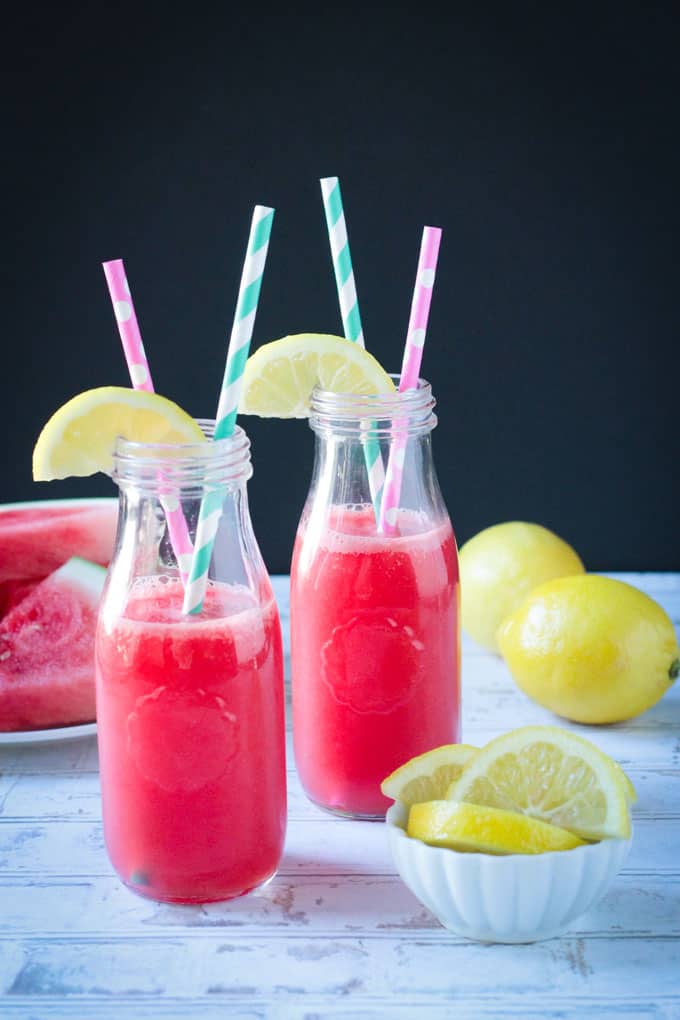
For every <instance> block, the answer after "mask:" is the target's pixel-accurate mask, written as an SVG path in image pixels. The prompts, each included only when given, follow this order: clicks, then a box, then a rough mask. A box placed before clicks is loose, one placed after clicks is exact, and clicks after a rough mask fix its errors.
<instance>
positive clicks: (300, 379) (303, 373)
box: [239, 333, 394, 418]
mask: <svg viewBox="0 0 680 1020" xmlns="http://www.w3.org/2000/svg"><path fill="white" fill-rule="evenodd" d="M315 386H320V387H321V388H322V389H325V390H331V391H332V392H333V393H358V394H372V393H392V392H393V391H394V383H393V382H392V380H391V379H390V377H389V376H388V374H387V372H385V371H384V369H383V368H382V367H381V365H380V363H379V362H378V361H376V359H375V358H374V357H373V355H372V354H369V353H368V351H366V350H364V348H363V347H360V346H359V344H355V343H352V342H351V341H350V340H345V339H343V337H341V336H331V335H330V334H328V333H297V334H296V335H295V336H284V337H283V339H281V340H273V341H272V342H271V343H269V344H264V345H263V346H262V347H260V348H259V349H258V350H257V351H255V353H254V354H251V356H250V357H249V358H248V361H247V362H246V367H245V371H244V373H243V389H242V391H241V398H240V400H239V412H240V413H242V414H257V415H259V416H260V417H261V418H306V417H308V415H309V402H310V399H311V396H312V390H313V389H314V387H315Z"/></svg>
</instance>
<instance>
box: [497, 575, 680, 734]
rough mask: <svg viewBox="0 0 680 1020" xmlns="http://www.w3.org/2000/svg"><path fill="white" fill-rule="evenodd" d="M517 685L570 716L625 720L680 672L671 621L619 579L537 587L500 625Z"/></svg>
mask: <svg viewBox="0 0 680 1020" xmlns="http://www.w3.org/2000/svg"><path fill="white" fill-rule="evenodd" d="M498 639H499V644H500V649H501V652H502V654H503V656H504V658H505V660H506V662H507V664H508V666H509V668H510V672H511V673H512V675H513V677H514V679H515V681H516V683H517V685H518V686H519V687H521V689H522V690H523V691H524V692H525V693H526V694H528V695H529V697H530V698H533V699H534V701H537V702H538V703H539V705H543V706H544V707H545V708H549V709H550V710H551V711H553V712H555V713H556V714H557V715H561V716H564V718H565V719H571V720H573V721H574V722H581V723H612V722H619V721H620V720H622V719H631V718H633V716H636V715H639V714H640V713H641V712H644V711H646V709H648V708H651V706H652V705H654V704H656V702H657V701H658V700H659V698H661V697H662V695H663V694H665V692H666V691H667V690H668V688H669V687H670V686H671V684H672V683H673V681H674V680H675V678H676V677H677V675H678V673H679V672H680V648H679V647H678V641H677V638H676V635H675V631H674V629H673V624H672V623H671V621H670V619H669V618H668V616H667V614H666V613H665V612H664V610H663V609H662V608H661V606H659V605H658V604H657V603H656V602H654V600H653V599H651V598H649V597H648V596H647V595H645V594H643V593H642V592H641V591H638V589H637V588H633V587H632V586H631V585H629V584H624V582H623V581H616V580H613V579H612V578H608V577H601V576H599V575H597V574H584V575H581V576H579V577H563V578H560V579H558V580H556V581H549V582H548V583H547V584H543V585H541V586H540V587H539V588H537V589H536V590H535V591H533V592H532V593H531V595H530V596H529V597H528V599H526V601H525V602H524V603H523V604H522V605H521V606H520V608H519V609H518V610H517V611H516V612H514V613H513V614H512V615H511V616H509V617H508V618H507V619H506V620H505V621H504V622H503V624H502V625H501V627H500V630H499V633H498Z"/></svg>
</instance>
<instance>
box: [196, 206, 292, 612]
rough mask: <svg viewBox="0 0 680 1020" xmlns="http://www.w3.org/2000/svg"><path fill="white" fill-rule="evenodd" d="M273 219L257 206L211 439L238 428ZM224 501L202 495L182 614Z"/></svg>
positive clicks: (200, 592)
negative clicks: (239, 405)
mask: <svg viewBox="0 0 680 1020" xmlns="http://www.w3.org/2000/svg"><path fill="white" fill-rule="evenodd" d="M273 219H274V210H273V209H269V208H268V207H267V206H264V205H256V206H255V209H254V210H253V218H252V221H251V224H250V237H249V238H248V248H247V251H246V257H245V261H244V263H243V273H242V274H241V285H240V287H239V292H238V300H237V302H236V314H235V316H234V324H233V326H232V329H231V337H230V338H229V347H228V349H227V363H226V366H225V369H224V379H223V381H222V390H221V392H220V399H219V403H218V405H217V414H216V415H215V432H214V438H215V439H226V438H227V437H229V436H230V435H231V434H232V433H233V431H234V426H235V425H236V415H237V414H238V403H239V399H240V396H241V387H242V385H243V371H244V369H245V366H246V361H247V360H248V352H249V350H250V341H251V339H252V336H253V326H254V325H255V315H256V313H257V302H258V299H259V297H260V288H261V286H262V276H263V274H264V267H265V263H266V261H267V250H268V248H269V237H270V235H271V230H272V221H273ZM224 497H225V492H224V489H221V488H219V489H214V490H212V491H211V492H208V493H207V494H206V495H205V496H204V497H203V501H202V503H201V509H200V511H199V515H198V523H197V525H196V539H195V541H194V557H193V561H192V564H191V570H190V571H189V578H188V580H187V584H186V588H185V591H184V604H183V607H182V610H183V612H184V613H187V614H188V613H200V611H201V609H202V608H203V599H204V598H205V590H206V587H207V584H208V571H209V569H210V560H211V558H212V551H213V545H214V542H215V535H216V534H217V526H218V524H219V521H220V517H221V515H222V506H223V504H224Z"/></svg>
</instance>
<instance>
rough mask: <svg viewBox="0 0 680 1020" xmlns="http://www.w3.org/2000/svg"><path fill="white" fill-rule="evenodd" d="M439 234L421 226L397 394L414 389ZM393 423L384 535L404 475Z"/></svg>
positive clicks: (391, 531) (392, 526)
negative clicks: (421, 233)
mask: <svg viewBox="0 0 680 1020" xmlns="http://www.w3.org/2000/svg"><path fill="white" fill-rule="evenodd" d="M441 237H442V232H441V230H440V229H439V227H423V239H422V241H421V244H420V256H419V258H418V271H417V273H416V284H415V288H414V290H413V301H412V302H411V317H410V319H409V323H408V333H407V334H406V344H405V346H404V358H403V361H402V365H401V378H400V379H399V392H400V393H403V392H404V390H412V389H416V388H417V386H418V379H419V377H420V365H421V363H422V360H423V346H424V344H425V334H426V332H427V320H428V318H429V315H430V304H431V303H432V288H433V286H434V277H435V273H436V271H437V259H438V257H439V244H440V242H441ZM395 424H396V425H397V428H396V430H395V433H394V436H393V439H392V447H391V449H390V456H389V460H388V462H387V470H386V472H385V488H384V490H383V498H382V503H381V505H380V521H379V525H378V530H379V531H383V532H384V533H385V534H386V535H395V534H396V532H397V527H396V524H397V514H398V511H399V498H400V496H401V483H402V478H403V474H404V461H405V457H406V443H407V439H408V433H407V431H406V429H404V428H401V429H400V428H399V427H398V423H395Z"/></svg>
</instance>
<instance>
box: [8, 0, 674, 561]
mask: <svg viewBox="0 0 680 1020" xmlns="http://www.w3.org/2000/svg"><path fill="white" fill-rule="evenodd" d="M674 10H677V8H676V7H675V8H674V6H673V5H668V6H662V5H657V4H651V5H650V4H644V5H643V4H639V5H634V6H628V7H625V6H621V5H620V4H616V5H614V4H612V5H606V6H602V5H599V6H598V5H595V9H594V8H593V7H592V6H589V7H586V6H585V5H583V6H582V7H580V8H579V6H578V5H576V6H574V5H573V4H570V5H568V6H566V7H565V9H564V10H563V12H562V13H559V12H556V8H555V6H554V5H543V4H507V5H505V6H504V7H502V8H496V7H495V6H494V7H488V6H484V5H481V6H480V5H474V6H473V5H469V6H467V5H466V6H465V7H461V8H458V7H456V8H453V9H452V8H451V7H449V11H448V13H439V14H436V13H433V11H431V10H429V8H428V6H427V5H416V4H413V5H410V13H406V12H405V11H404V12H400V11H399V10H396V9H391V10H389V11H388V10H387V9H385V11H384V12H383V13H380V12H378V11H377V10H371V9H370V8H366V7H364V8H356V9H354V10H353V9H352V7H351V6H350V7H348V6H346V5H345V6H343V7H341V8H339V9H335V8H334V9H332V10H330V11H323V12H322V13H321V12H320V10H319V8H309V10H308V11H306V12H305V11H304V10H303V9H302V8H297V9H296V11H295V12H294V13H284V12H283V11H281V12H280V13H278V14H276V15H273V16H269V15H265V14H263V13H262V12H261V11H260V10H258V9H257V8H256V9H255V11H254V13H244V11H243V9H240V8H237V9H232V8H231V5H229V6H225V7H224V8H223V9H222V11H221V13H216V10H215V8H213V7H212V5H206V6H204V7H203V6H201V5H200V4H194V5H182V12H181V13H177V14H173V13H172V8H171V6H164V7H161V6H158V7H155V6H151V5H144V4H142V5H137V7H136V8H132V7H130V8H129V9H126V8H125V7H124V6H120V5H117V6H116V5H110V6H108V7H106V8H104V7H100V6H99V5H94V4H84V3H72V4H70V5H69V4H67V5H56V4H55V5H53V6H50V7H45V8H41V7H36V6H26V7H25V8H24V9H23V11H22V12H21V13H20V14H19V15H14V19H15V20H14V23H13V24H12V25H9V26H8V25H7V24H6V25H5V47H6V54H5V58H4V71H5V74H6V75H7V81H8V86H7V88H6V89H5V99H6V100H9V103H8V109H7V114H6V116H5V117H4V118H3V119H4V125H3V135H4V139H3V141H4V146H3V148H4V156H3V175H6V180H5V183H4V186H3V191H4V198H5V209H6V211H5V216H4V225H5V230H4V239H3V243H4V252H3V254H4V258H3V262H4V270H5V275H6V281H7V287H6V293H5V297H4V299H3V309H4V312H5V315H4V316H3V332H4V339H3V349H4V354H5V357H4V370H3V371H2V372H1V378H2V384H1V386H2V389H1V391H0V419H1V420H0V425H2V434H3V436H4V442H3V444H2V450H3V457H4V465H3V467H4V470H3V471H2V474H1V475H0V478H1V485H2V491H1V492H0V498H1V499H2V500H18V499H31V498H36V497H56V496H67V495H80V494H106V493H111V492H113V486H112V483H111V482H110V481H109V480H108V479H106V478H103V477H97V478H93V479H85V480H82V481H80V480H77V481H76V480H71V481H69V482H64V483H63V484H62V483H59V484H57V483H55V484H51V485H40V486H38V485H36V484H34V483H33V482H32V481H31V477H30V459H31V449H32V446H33V442H34V440H35V437H36V435H37V432H38V431H39V427H40V425H41V424H42V423H43V421H44V420H45V419H46V418H47V417H48V416H49V414H50V413H51V412H52V411H53V410H54V409H55V408H56V407H57V406H58V405H59V404H61V403H62V402H63V401H64V400H65V399H66V398H68V397H70V396H72V395H73V394H74V393H75V392H77V391H79V390H81V389H84V388H86V387H90V386H97V385H103V384H109V383H115V384H120V385H127V376H126V371H125V365H124V361H123V358H122V354H121V350H120V344H119V340H118V335H117V331H116V327H115V323H114V320H113V316H112V312H111V309H110V305H109V299H108V295H107V291H106V287H105V282H104V277H103V274H102V271H101V266H100V263H101V261H102V260H103V259H110V258H116V257H123V258H124V259H125V263H126V268H127V271H128V276H129V278H130V282H131V286H132V291H133V295H134V298H135V303H136V307H137V312H138V315H139V318H140V324H141V327H142V333H143V336H144V338H145V342H146V347H147V353H148V355H149V358H150V361H151V366H152V371H153V375H154V378H155V383H156V387H157V389H158V390H159V391H160V392H162V393H164V394H166V395H168V396H170V397H172V398H173V399H175V400H177V401H178V402H179V403H180V404H182V405H183V406H185V407H186V408H187V410H189V411H191V412H192V413H194V414H196V415H208V414H210V413H211V412H214V408H215V406H216V402H217V396H218V386H219V381H220V379H221V374H222V368H223V363H224V354H225V341H226V337H227V336H228V331H229V326H230V323H231V319H232V315H233V310H234V303H235V298H236V293H237V288H238V280H239V276H240V270H241V262H242V256H243V251H244V246H245V243H246V238H247V233H248V225H249V220H250V215H251V210H252V207H253V205H254V204H255V203H262V204H269V205H273V206H275V207H276V210H277V212H276V217H275V221H274V230H273V234H272V240H271V246H270V255H269V261H268V265H267V270H266V275H265V280H264V284H263V288H262V294H261V301H260V310H259V314H258V318H257V322H256V327H255V336H254V340H253V344H254V345H255V346H256V345H258V344H261V343H263V342H265V341H267V340H271V339H274V338H276V337H279V336H282V335H284V334H286V333H293V332H299V331H308V330H311V331H320V332H323V331H328V332H341V322H340V317H339V312H338V309H337V301H336V296H335V289H334V282H333V275H332V270H331V263H330V256H329V252H328V244H327V238H326V232H325V222H324V217H323V211H322V205H321V199H320V192H319V185H318V178H319V177H321V176H329V175H335V174H337V175H338V176H339V177H340V180H341V184H342V188H343V195H344V200H345V211H346V215H347V219H348V226H349V235H350V241H351V245H352V254H353V260H354V268H355V274H356V278H357V285H358V291H359V298H360V303H361V309H362V316H363V320H364V330H365V334H366V338H367V346H368V347H369V349H370V350H371V351H372V352H373V353H375V354H376V356H377V357H378V358H379V359H380V360H381V361H382V362H383V363H384V364H385V366H386V367H387V368H390V369H396V368H397V367H398V364H399V362H400V356H401V348H402V344H403V339H404V334H405V329H406V324H407V319H408V312H409V304H410V296H411V290H412V285H413V279H414V272H415V265H416V260H417V254H418V246H419V241H420V234H421V229H422V226H423V224H424V223H431V224H435V225H440V226H441V227H443V229H444V236H443V243H442V251H441V257H440V269H439V272H438V277H437V283H436V288H435V294H434V299H433V305H432V314H431V318H430V330H429V334H428V342H427V346H426V350H425V357H424V362H423V374H424V375H426V376H427V377H428V378H429V379H431V380H432V381H433V384H434V388H435V391H436V394H437V396H438V398H439V415H440V425H439V428H438V430H437V432H436V433H435V454H436V459H437V464H438V469H439V474H440V479H441V483H442V487H443V490H444V495H445V498H446V501H447V503H448V506H449V508H450V511H451V515H452V518H453V520H454V525H455V528H456V531H457V534H458V538H459V541H461V542H462V541H464V540H465V539H466V538H468V537H470V536H471V535H472V534H473V533H474V532H476V531H477V530H479V529H481V528H483V527H485V526H486V525H489V524H491V523H493V522H497V521H501V520H507V519H512V518H522V519H527V520H534V521H538V522H540V523H543V524H545V525H547V526H549V527H551V528H553V529H555V530H556V531H557V532H559V533H560V534H562V535H563V536H564V537H565V538H567V539H568V540H569V541H570V542H572V543H573V544H574V546H575V547H576V548H577V550H578V551H579V552H580V553H581V555H582V556H583V557H584V559H585V561H586V563H587V565H588V566H589V567H590V568H591V569H615V568H638V569H639V568H653V569H670V568H675V569H677V568H680V543H679V542H678V539H677V526H676V524H677V520H678V512H677V506H676V503H675V495H676V493H677V484H676V479H677V438H676V437H677V431H678V429H677V412H676V405H677V400H676V395H677V386H678V354H677V350H678V342H679V336H678V325H679V321H678V320H679V316H678V293H677V290H678V272H677V270H678V255H677V251H678V228H679V223H678V216H677V193H678V186H679V182H680V176H679V174H678V170H679V169H680V167H679V165H678V163H679V160H678V142H677V132H678V117H677V103H678V92H679V90H678V85H679V84H680V82H679V78H678V74H677V70H676V68H677V52H678V43H679V41H680V37H679V33H678V24H677V14H674ZM501 11H502V12H503V13H501ZM246 426H247V428H248V431H249V433H250V436H251V438H252V440H253V448H254V462H255V472H256V473H255V477H254V479H253V481H252V482H251V483H250V492H251V505H252V512H253V518H254V522H255V527H256V531H257V534H258V537H259V540H260V544H261V546H262V549H263V552H264V554H265V558H266V560H267V563H268V565H269V568H270V570H272V571H273V572H274V571H286V570H287V569H288V565H289V556H290V549H291V545H292V541H293V536H294V530H295V524H296V521H297V518H298V515H299V512H300V509H301V505H302V502H303V500H304V496H305V492H306V488H307V483H308V479H309V474H310V469H311V461H312V437H311V434H310V433H309V431H308V429H307V427H306V424H305V423H301V422H299V423H298V422H290V423H288V422H262V421H259V420H256V419H248V420H247V422H246Z"/></svg>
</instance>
